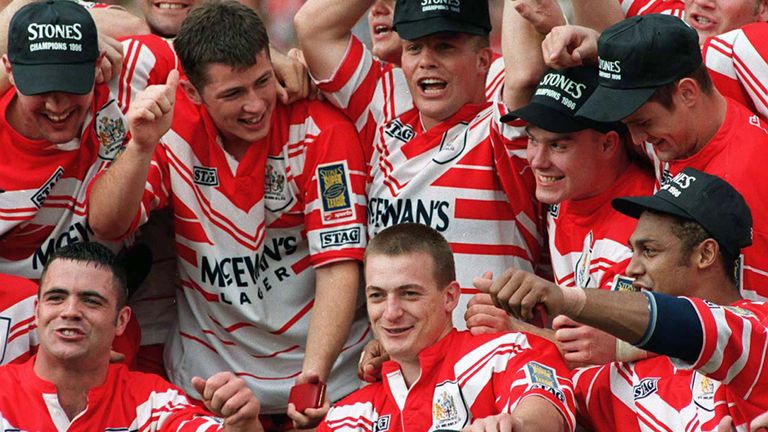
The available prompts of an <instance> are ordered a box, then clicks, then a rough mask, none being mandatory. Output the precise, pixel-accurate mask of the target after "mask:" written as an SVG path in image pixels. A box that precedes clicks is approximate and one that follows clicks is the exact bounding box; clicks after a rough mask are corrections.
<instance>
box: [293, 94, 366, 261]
mask: <svg viewBox="0 0 768 432" xmlns="http://www.w3.org/2000/svg"><path fill="white" fill-rule="evenodd" d="M325 108H326V109H325V110H321V111H320V112H319V113H318V114H320V115H323V116H324V117H322V119H323V120H324V122H325V124H324V125H321V126H319V129H317V130H316V131H315V133H316V135H315V136H314V137H313V138H312V142H311V144H310V145H308V151H307V159H306V166H305V168H304V173H303V179H302V184H303V194H304V202H305V206H304V220H305V223H304V225H305V227H306V233H307V239H308V243H309V254H310V263H311V264H312V265H313V266H321V265H324V264H328V263H331V262H335V261H341V260H347V259H355V260H360V261H362V258H363V251H364V249H365V245H366V195H365V186H366V180H367V174H366V169H365V162H364V160H363V152H362V147H361V146H360V141H359V140H358V134H357V132H356V131H355V128H354V127H353V126H352V124H351V123H350V122H349V121H348V120H347V119H346V118H344V116H342V115H340V114H339V113H337V112H336V111H335V109H332V108H331V107H325ZM320 121H321V117H320V116H318V117H317V118H316V123H318V122H320ZM311 134H312V132H311V131H310V135H311Z"/></svg>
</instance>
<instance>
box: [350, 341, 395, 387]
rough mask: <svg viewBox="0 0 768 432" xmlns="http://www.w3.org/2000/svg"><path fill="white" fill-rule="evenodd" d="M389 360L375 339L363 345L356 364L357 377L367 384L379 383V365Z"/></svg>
mask: <svg viewBox="0 0 768 432" xmlns="http://www.w3.org/2000/svg"><path fill="white" fill-rule="evenodd" d="M387 360H389V354H388V353H387V351H386V350H384V347H383V346H382V345H381V342H379V341H378V340H376V339H372V340H370V341H369V342H368V343H367V344H365V348H363V353H362V354H361V355H360V362H358V364H357V377H358V378H360V379H361V380H363V381H365V382H369V383H375V382H377V381H381V365H382V364H383V363H384V362H385V361H387Z"/></svg>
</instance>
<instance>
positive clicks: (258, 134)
mask: <svg viewBox="0 0 768 432" xmlns="http://www.w3.org/2000/svg"><path fill="white" fill-rule="evenodd" d="M205 75H206V77H207V78H208V80H207V81H208V82H207V83H206V84H205V85H204V86H203V87H202V89H197V88H195V87H194V86H193V85H192V84H191V83H190V82H188V81H182V83H181V86H182V88H183V89H184V91H185V92H186V93H187V95H188V96H189V98H190V99H191V100H192V101H193V102H194V103H196V104H199V105H205V107H206V109H207V110H208V112H209V113H210V115H211V119H213V122H214V124H215V125H216V128H217V129H218V130H219V133H220V134H221V137H222V140H223V144H224V148H225V149H226V150H227V151H228V152H229V153H230V154H232V155H233V156H234V157H235V158H237V159H238V160H239V159H241V158H242V157H243V155H244V154H245V152H246V151H247V150H248V148H249V147H250V146H251V144H252V143H253V142H255V141H258V140H260V139H262V138H264V137H266V136H267V134H268V133H269V129H270V120H271V118H272V112H273V111H274V108H275V103H276V100H277V89H276V85H277V81H276V79H275V74H274V71H273V69H272V63H271V62H270V61H269V58H268V57H267V54H266V52H265V51H262V52H260V53H259V54H258V55H257V56H256V64H254V65H253V66H251V67H248V68H246V69H234V68H232V67H230V66H228V65H224V64H221V63H212V64H210V65H208V67H207V70H206V74H205Z"/></svg>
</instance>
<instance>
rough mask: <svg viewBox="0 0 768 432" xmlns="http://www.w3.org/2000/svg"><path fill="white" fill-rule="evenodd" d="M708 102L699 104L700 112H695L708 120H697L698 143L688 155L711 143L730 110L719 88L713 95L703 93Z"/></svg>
mask: <svg viewBox="0 0 768 432" xmlns="http://www.w3.org/2000/svg"><path fill="white" fill-rule="evenodd" d="M702 97H703V98H704V99H705V101H706V103H703V104H698V110H697V111H698V112H696V113H695V117H694V118H697V119H702V118H708V119H710V120H709V121H706V122H696V129H695V130H696V133H697V136H695V137H694V139H695V141H696V145H695V147H694V148H693V151H692V152H691V154H689V155H687V156H686V157H690V156H693V155H694V154H696V153H698V152H699V151H700V150H701V149H703V148H704V146H706V145H707V143H709V142H710V141H711V140H712V138H713V137H714V136H715V134H716V133H717V131H718V130H720V127H721V126H722V125H723V122H725V113H726V111H727V110H728V103H727V102H726V100H725V98H724V97H723V95H721V94H720V92H718V91H717V90H714V89H713V90H712V94H711V95H706V94H703V96H702Z"/></svg>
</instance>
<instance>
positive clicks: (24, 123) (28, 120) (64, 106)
mask: <svg viewBox="0 0 768 432" xmlns="http://www.w3.org/2000/svg"><path fill="white" fill-rule="evenodd" d="M98 63H99V61H97V64H98ZM3 66H4V69H5V72H6V73H7V74H8V78H9V80H10V83H11V84H12V85H16V82H15V80H14V78H13V70H12V66H11V63H10V61H9V60H8V56H7V55H3ZM94 73H95V72H94ZM92 102H93V89H91V90H90V91H89V92H88V93H86V94H84V95H78V94H73V93H65V92H48V93H42V94H39V95H30V96H27V95H23V94H21V93H20V92H18V91H17V92H16V97H15V98H14V99H13V101H11V103H10V105H9V107H8V111H7V116H8V123H9V124H10V125H11V126H12V127H13V128H14V129H15V130H16V131H17V132H18V133H20V134H21V135H23V136H25V137H26V138H29V139H41V140H47V141H50V142H52V143H54V144H62V143H66V142H68V141H71V140H72V139H74V138H75V137H78V136H80V130H81V128H82V127H83V123H84V122H85V117H86V115H88V113H89V112H90V110H91V103H92Z"/></svg>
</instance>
